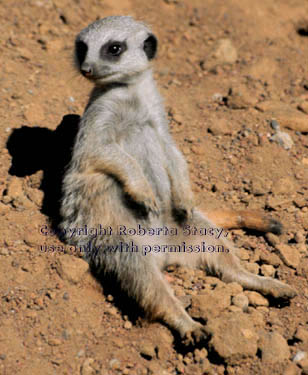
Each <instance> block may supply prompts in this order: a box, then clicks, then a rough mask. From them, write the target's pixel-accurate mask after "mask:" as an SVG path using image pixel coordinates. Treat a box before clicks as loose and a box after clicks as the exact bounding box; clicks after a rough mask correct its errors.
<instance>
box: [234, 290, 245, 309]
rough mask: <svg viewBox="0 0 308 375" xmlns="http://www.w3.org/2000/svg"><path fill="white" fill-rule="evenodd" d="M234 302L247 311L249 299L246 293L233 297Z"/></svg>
mask: <svg viewBox="0 0 308 375" xmlns="http://www.w3.org/2000/svg"><path fill="white" fill-rule="evenodd" d="M232 304H233V305H234V306H237V307H240V308H241V309H242V310H243V311H247V308H248V304H249V299H248V297H247V296H246V295H245V294H244V293H239V294H237V295H236V296H234V297H232Z"/></svg>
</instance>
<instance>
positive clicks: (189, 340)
mask: <svg viewBox="0 0 308 375" xmlns="http://www.w3.org/2000/svg"><path fill="white" fill-rule="evenodd" d="M207 337H208V333H207V331H206V329H205V327H204V326H203V325H202V324H200V323H198V322H194V326H193V328H192V329H191V330H189V331H187V332H186V333H185V335H184V337H183V339H182V341H183V344H185V345H187V346H188V345H195V344H197V343H200V342H201V341H204V340H206V339H207Z"/></svg>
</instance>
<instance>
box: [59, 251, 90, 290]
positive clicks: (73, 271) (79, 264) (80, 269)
mask: <svg viewBox="0 0 308 375" xmlns="http://www.w3.org/2000/svg"><path fill="white" fill-rule="evenodd" d="M88 270H89V264H88V263H87V262H85V261H84V260H82V259H80V258H76V257H73V256H71V255H68V254H65V255H63V256H60V257H59V258H58V265H57V271H58V274H59V276H60V277H62V279H64V280H68V281H70V282H72V283H74V284H77V283H78V282H79V281H81V280H82V278H83V277H84V275H85V273H86V272H88Z"/></svg>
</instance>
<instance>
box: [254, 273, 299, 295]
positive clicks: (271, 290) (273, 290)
mask: <svg viewBox="0 0 308 375" xmlns="http://www.w3.org/2000/svg"><path fill="white" fill-rule="evenodd" d="M260 291H261V292H263V293H264V294H268V295H271V296H273V297H275V298H286V299H288V298H293V297H295V296H296V295H297V292H296V291H295V290H294V289H293V288H291V287H290V286H289V285H286V284H284V283H282V282H281V281H278V280H274V279H271V278H265V280H264V287H263V288H262V290H260Z"/></svg>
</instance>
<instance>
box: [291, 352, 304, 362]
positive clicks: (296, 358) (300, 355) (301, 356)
mask: <svg viewBox="0 0 308 375" xmlns="http://www.w3.org/2000/svg"><path fill="white" fill-rule="evenodd" d="M305 358H307V353H306V352H303V351H302V350H299V351H298V352H297V353H296V354H295V356H294V357H293V362H299V361H302V360H303V359H305Z"/></svg>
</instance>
